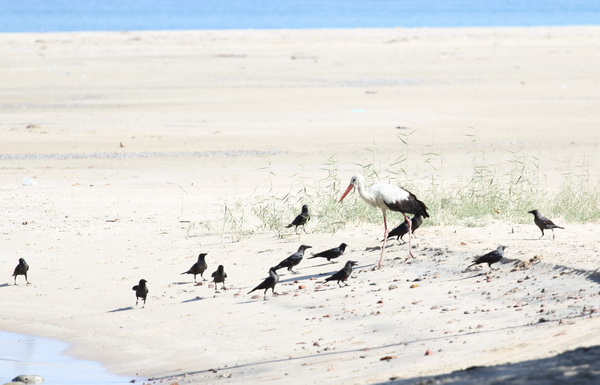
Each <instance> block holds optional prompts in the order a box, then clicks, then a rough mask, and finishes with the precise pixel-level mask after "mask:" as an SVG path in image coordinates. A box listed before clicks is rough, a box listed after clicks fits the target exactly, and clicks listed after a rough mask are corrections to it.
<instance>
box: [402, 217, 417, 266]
mask: <svg viewBox="0 0 600 385" xmlns="http://www.w3.org/2000/svg"><path fill="white" fill-rule="evenodd" d="M402 215H404V219H405V220H406V222H407V223H408V254H409V255H410V256H411V257H413V258H415V256H414V255H413V252H412V242H411V240H412V221H411V220H410V218H409V217H408V216H406V214H404V213H402Z"/></svg>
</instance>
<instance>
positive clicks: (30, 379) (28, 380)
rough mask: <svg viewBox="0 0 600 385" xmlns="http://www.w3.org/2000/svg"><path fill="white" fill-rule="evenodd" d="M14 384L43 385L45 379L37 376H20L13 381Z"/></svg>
mask: <svg viewBox="0 0 600 385" xmlns="http://www.w3.org/2000/svg"><path fill="white" fill-rule="evenodd" d="M12 380H13V382H16V383H17V384H18V383H22V384H41V383H43V382H44V377H42V376H38V375H35V374H19V375H18V376H16V377H15V378H13V379H12Z"/></svg>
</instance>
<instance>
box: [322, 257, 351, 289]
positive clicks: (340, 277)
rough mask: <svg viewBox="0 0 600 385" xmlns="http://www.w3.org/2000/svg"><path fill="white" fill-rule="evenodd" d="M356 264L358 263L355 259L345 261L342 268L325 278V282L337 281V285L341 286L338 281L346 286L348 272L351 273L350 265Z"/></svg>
mask: <svg viewBox="0 0 600 385" xmlns="http://www.w3.org/2000/svg"><path fill="white" fill-rule="evenodd" d="M356 264H358V262H356V261H347V262H346V264H345V265H344V268H343V269H342V270H340V271H338V272H337V273H335V274H333V275H332V276H331V277H328V278H326V279H325V282H329V281H337V284H338V285H339V287H342V285H341V284H340V282H344V286H348V284H347V283H346V280H347V279H348V278H349V277H350V274H352V266H354V265H356Z"/></svg>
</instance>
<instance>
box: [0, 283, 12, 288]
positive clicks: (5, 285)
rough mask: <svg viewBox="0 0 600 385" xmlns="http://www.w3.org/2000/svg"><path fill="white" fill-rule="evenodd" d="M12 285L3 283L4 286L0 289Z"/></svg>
mask: <svg viewBox="0 0 600 385" xmlns="http://www.w3.org/2000/svg"><path fill="white" fill-rule="evenodd" d="M9 286H10V285H9V284H8V283H3V284H2V285H0V287H9Z"/></svg>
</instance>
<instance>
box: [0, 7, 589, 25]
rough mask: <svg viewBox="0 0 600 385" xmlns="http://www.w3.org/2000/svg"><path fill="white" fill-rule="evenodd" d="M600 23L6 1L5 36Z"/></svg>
mask: <svg viewBox="0 0 600 385" xmlns="http://www.w3.org/2000/svg"><path fill="white" fill-rule="evenodd" d="M597 24H600V0H502V1H485V0H0V32H53V31H54V32H55V31H124V30H127V31H131V30H185V29H282V28H284V29H305V28H389V27H477V26H561V25H597Z"/></svg>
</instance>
